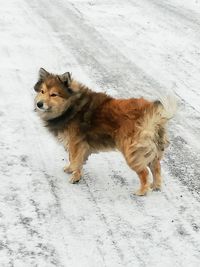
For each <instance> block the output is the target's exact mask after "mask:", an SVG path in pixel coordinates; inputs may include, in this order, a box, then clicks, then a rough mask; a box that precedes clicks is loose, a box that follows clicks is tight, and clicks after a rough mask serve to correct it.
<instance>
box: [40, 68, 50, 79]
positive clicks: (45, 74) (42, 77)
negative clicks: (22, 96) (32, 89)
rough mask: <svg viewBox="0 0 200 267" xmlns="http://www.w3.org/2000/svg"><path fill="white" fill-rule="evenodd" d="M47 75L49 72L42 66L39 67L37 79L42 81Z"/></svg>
mask: <svg viewBox="0 0 200 267" xmlns="http://www.w3.org/2000/svg"><path fill="white" fill-rule="evenodd" d="M47 76H49V72H48V71H46V70H45V69H43V68H40V70H39V80H42V81H44V80H45V79H46V78H47Z"/></svg>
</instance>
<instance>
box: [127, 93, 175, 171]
mask: <svg viewBox="0 0 200 267" xmlns="http://www.w3.org/2000/svg"><path fill="white" fill-rule="evenodd" d="M175 112H176V99H175V97H173V96H165V97H161V98H160V99H159V100H157V101H155V102H153V104H152V105H151V106H150V107H149V108H148V109H147V110H146V113H145V115H144V117H143V118H142V119H141V121H140V123H139V125H138V128H139V129H138V130H139V131H138V136H137V140H136V142H135V143H134V144H133V145H132V149H131V150H132V153H131V154H132V157H133V158H132V160H133V161H134V166H135V168H136V169H137V170H138V171H140V170H142V169H143V168H145V167H146V166H148V165H149V164H150V163H151V162H153V161H154V160H155V159H156V158H161V157H162V154H163V151H164V150H165V148H166V147H167V146H168V145H169V141H168V137H167V133H166V123H167V122H168V120H170V119H171V118H172V117H173V116H174V114H175Z"/></svg>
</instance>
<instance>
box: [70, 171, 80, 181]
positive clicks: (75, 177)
mask: <svg viewBox="0 0 200 267" xmlns="http://www.w3.org/2000/svg"><path fill="white" fill-rule="evenodd" d="M80 179H81V172H80V171H74V172H73V174H72V176H71V177H70V180H69V182H70V183H71V184H75V183H78V182H79V181H80Z"/></svg>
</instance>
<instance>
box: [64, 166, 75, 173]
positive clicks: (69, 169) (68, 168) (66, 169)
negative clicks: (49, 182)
mask: <svg viewBox="0 0 200 267" xmlns="http://www.w3.org/2000/svg"><path fill="white" fill-rule="evenodd" d="M63 171H64V172H66V173H72V172H73V171H72V170H71V167H70V165H66V166H64V168H63Z"/></svg>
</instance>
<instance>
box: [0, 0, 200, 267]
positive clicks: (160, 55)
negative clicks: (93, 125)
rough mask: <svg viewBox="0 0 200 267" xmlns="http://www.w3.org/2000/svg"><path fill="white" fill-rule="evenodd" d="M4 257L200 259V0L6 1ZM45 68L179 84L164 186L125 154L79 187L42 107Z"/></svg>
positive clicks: (99, 86) (132, 261) (112, 87)
mask: <svg viewBox="0 0 200 267" xmlns="http://www.w3.org/2000/svg"><path fill="white" fill-rule="evenodd" d="M0 6H1V8H0V59H1V61H0V62H1V64H0V267H12V266H13V267H29V266H31V267H32V266H34V267H36V266H38V267H51V266H59V267H61V266H62V267H63V266H64V267H74V266H75V267H102V266H108V267H117V266H129V267H133V266H134V267H137V266H155V267H156V266H159V267H165V266H174V267H177V266H184V267H185V266H190V267H197V266H200V144H199V138H200V75H199V73H200V46H199V43H200V1H199V0H190V1H186V0H140V1H137V0H123V1H120V0H109V1H105V0H96V1H94V0H90V1H88V0H83V1H81V0H71V1H65V0H57V1H53V0H50V1H44V0H40V1H39V0H31V1H25V0H8V1H3V0H0ZM40 67H44V68H46V69H47V70H49V71H52V72H58V73H62V72H65V71H71V72H72V73H73V74H74V76H75V77H76V78H77V79H79V80H80V81H82V82H84V83H86V84H87V85H89V86H90V87H92V88H93V89H95V90H99V91H106V92H107V93H109V94H111V95H113V96H115V97H138V96H145V97H148V98H152V99H155V98H156V97H157V96H158V95H159V94H161V93H162V94H166V93H167V92H170V91H173V92H174V93H175V94H176V95H177V99H178V103H179V110H178V113H177V115H176V117H175V118H174V120H173V121H171V123H170V124H169V131H170V139H171V146H170V148H169V149H168V151H167V153H166V156H165V159H164V160H163V162H162V167H163V176H164V185H163V190H162V192H153V193H151V194H149V195H148V196H147V197H136V196H134V195H133V194H132V192H133V191H134V189H136V188H137V186H138V183H139V181H138V178H137V177H136V174H135V173H133V172H132V171H131V170H130V169H129V168H128V166H127V165H126V164H125V162H124V160H123V158H122V156H121V155H120V154H119V153H116V152H112V153H100V154H98V155H93V156H91V157H90V159H89V160H88V163H87V165H85V167H84V172H85V175H84V177H83V179H82V180H81V182H80V183H79V184H77V185H72V184H69V183H68V175H66V174H65V173H64V172H63V171H62V167H63V166H64V165H65V161H66V159H67V155H66V153H65V151H64V149H63V148H62V146H60V145H59V144H58V143H57V142H56V141H55V140H54V138H53V137H52V136H51V135H50V134H49V133H48V132H47V131H46V129H44V128H43V127H42V124H41V123H40V120H39V118H38V117H37V116H36V114H35V113H34V111H33V97H34V91H33V85H34V83H35V82H36V79H37V72H38V69H39V68H40Z"/></svg>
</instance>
